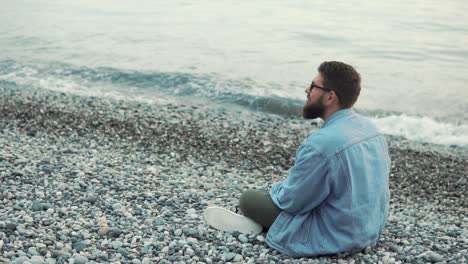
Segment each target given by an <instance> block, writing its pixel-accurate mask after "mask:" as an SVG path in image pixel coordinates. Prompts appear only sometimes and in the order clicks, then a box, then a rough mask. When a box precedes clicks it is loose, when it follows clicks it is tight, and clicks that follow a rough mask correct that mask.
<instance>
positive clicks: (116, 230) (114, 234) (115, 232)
mask: <svg viewBox="0 0 468 264" xmlns="http://www.w3.org/2000/svg"><path fill="white" fill-rule="evenodd" d="M121 234H122V229H120V228H118V227H114V228H112V229H111V230H110V232H109V236H110V237H113V238H117V237H119V236H120V235H121Z"/></svg>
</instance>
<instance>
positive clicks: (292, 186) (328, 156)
mask: <svg viewBox="0 0 468 264" xmlns="http://www.w3.org/2000/svg"><path fill="white" fill-rule="evenodd" d="M389 172H390V158H389V155H388V147H387V143H386V142H385V138H384V137H383V136H382V135H381V134H380V133H379V132H378V130H377V128H376V127H375V126H374V125H373V124H372V123H371V122H370V121H368V120H367V119H366V118H364V117H362V116H360V115H358V114H357V113H355V112H354V111H352V110H350V109H343V110H339V111H337V112H335V113H334V114H333V115H332V116H331V117H330V118H329V119H328V120H327V121H326V122H325V123H324V124H323V126H322V128H321V129H319V130H317V131H316V132H314V133H312V134H311V135H310V136H309V137H308V138H307V139H306V140H305V141H304V142H303V143H302V144H301V146H300V147H299V149H298V150H297V153H296V162H295V164H294V166H293V167H292V168H291V169H290V171H289V175H288V177H287V179H286V180H285V181H283V182H279V183H274V184H273V185H272V188H271V192H270V194H271V198H272V200H273V202H274V203H275V204H276V205H277V206H278V207H279V208H281V210H283V211H282V212H281V213H280V215H279V216H278V217H277V219H276V220H275V222H274V223H273V225H272V226H271V228H270V230H269V231H268V234H267V238H266V242H267V243H268V245H269V246H270V247H272V248H274V249H276V250H278V251H280V252H281V253H283V254H286V255H290V256H294V257H302V256H316V255H327V254H337V253H351V252H356V251H359V250H362V249H364V248H365V247H367V246H374V245H376V243H377V242H378V239H379V236H380V234H381V233H382V230H383V228H384V225H385V221H386V219H387V214H388V206H389V199H390V191H389V186H388V177H389Z"/></svg>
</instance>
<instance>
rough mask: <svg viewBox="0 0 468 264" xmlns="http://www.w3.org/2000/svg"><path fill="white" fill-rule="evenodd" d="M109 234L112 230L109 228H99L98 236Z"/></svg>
mask: <svg viewBox="0 0 468 264" xmlns="http://www.w3.org/2000/svg"><path fill="white" fill-rule="evenodd" d="M109 232H110V228H109V227H108V226H103V227H101V228H99V230H98V234H99V235H100V236H105V235H107V234H109Z"/></svg>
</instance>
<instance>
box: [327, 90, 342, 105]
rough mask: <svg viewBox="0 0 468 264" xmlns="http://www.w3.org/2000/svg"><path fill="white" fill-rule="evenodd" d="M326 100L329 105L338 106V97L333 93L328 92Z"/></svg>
mask: <svg viewBox="0 0 468 264" xmlns="http://www.w3.org/2000/svg"><path fill="white" fill-rule="evenodd" d="M327 99H328V101H329V102H330V103H336V104H337V105H340V100H339V99H338V95H336V93H335V91H330V92H329V93H328V98H327Z"/></svg>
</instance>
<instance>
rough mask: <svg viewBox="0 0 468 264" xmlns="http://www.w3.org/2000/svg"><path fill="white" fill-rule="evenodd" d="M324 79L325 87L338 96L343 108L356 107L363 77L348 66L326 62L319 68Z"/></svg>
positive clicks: (336, 62) (341, 63) (337, 62)
mask: <svg viewBox="0 0 468 264" xmlns="http://www.w3.org/2000/svg"><path fill="white" fill-rule="evenodd" d="M318 71H319V73H320V74H321V75H322V77H323V85H324V86H325V87H326V88H328V89H330V90H333V91H334V92H335V93H336V95H337V96H338V100H339V103H340V106H341V107H342V108H350V107H352V106H353V105H354V103H355V102H356V101H357V98H358V97H359V93H360V92H361V77H360V76H359V73H358V72H357V71H356V70H355V69H354V68H353V67H352V66H351V65H348V64H345V63H343V62H339V61H325V62H323V63H322V64H320V66H319V67H318Z"/></svg>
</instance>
